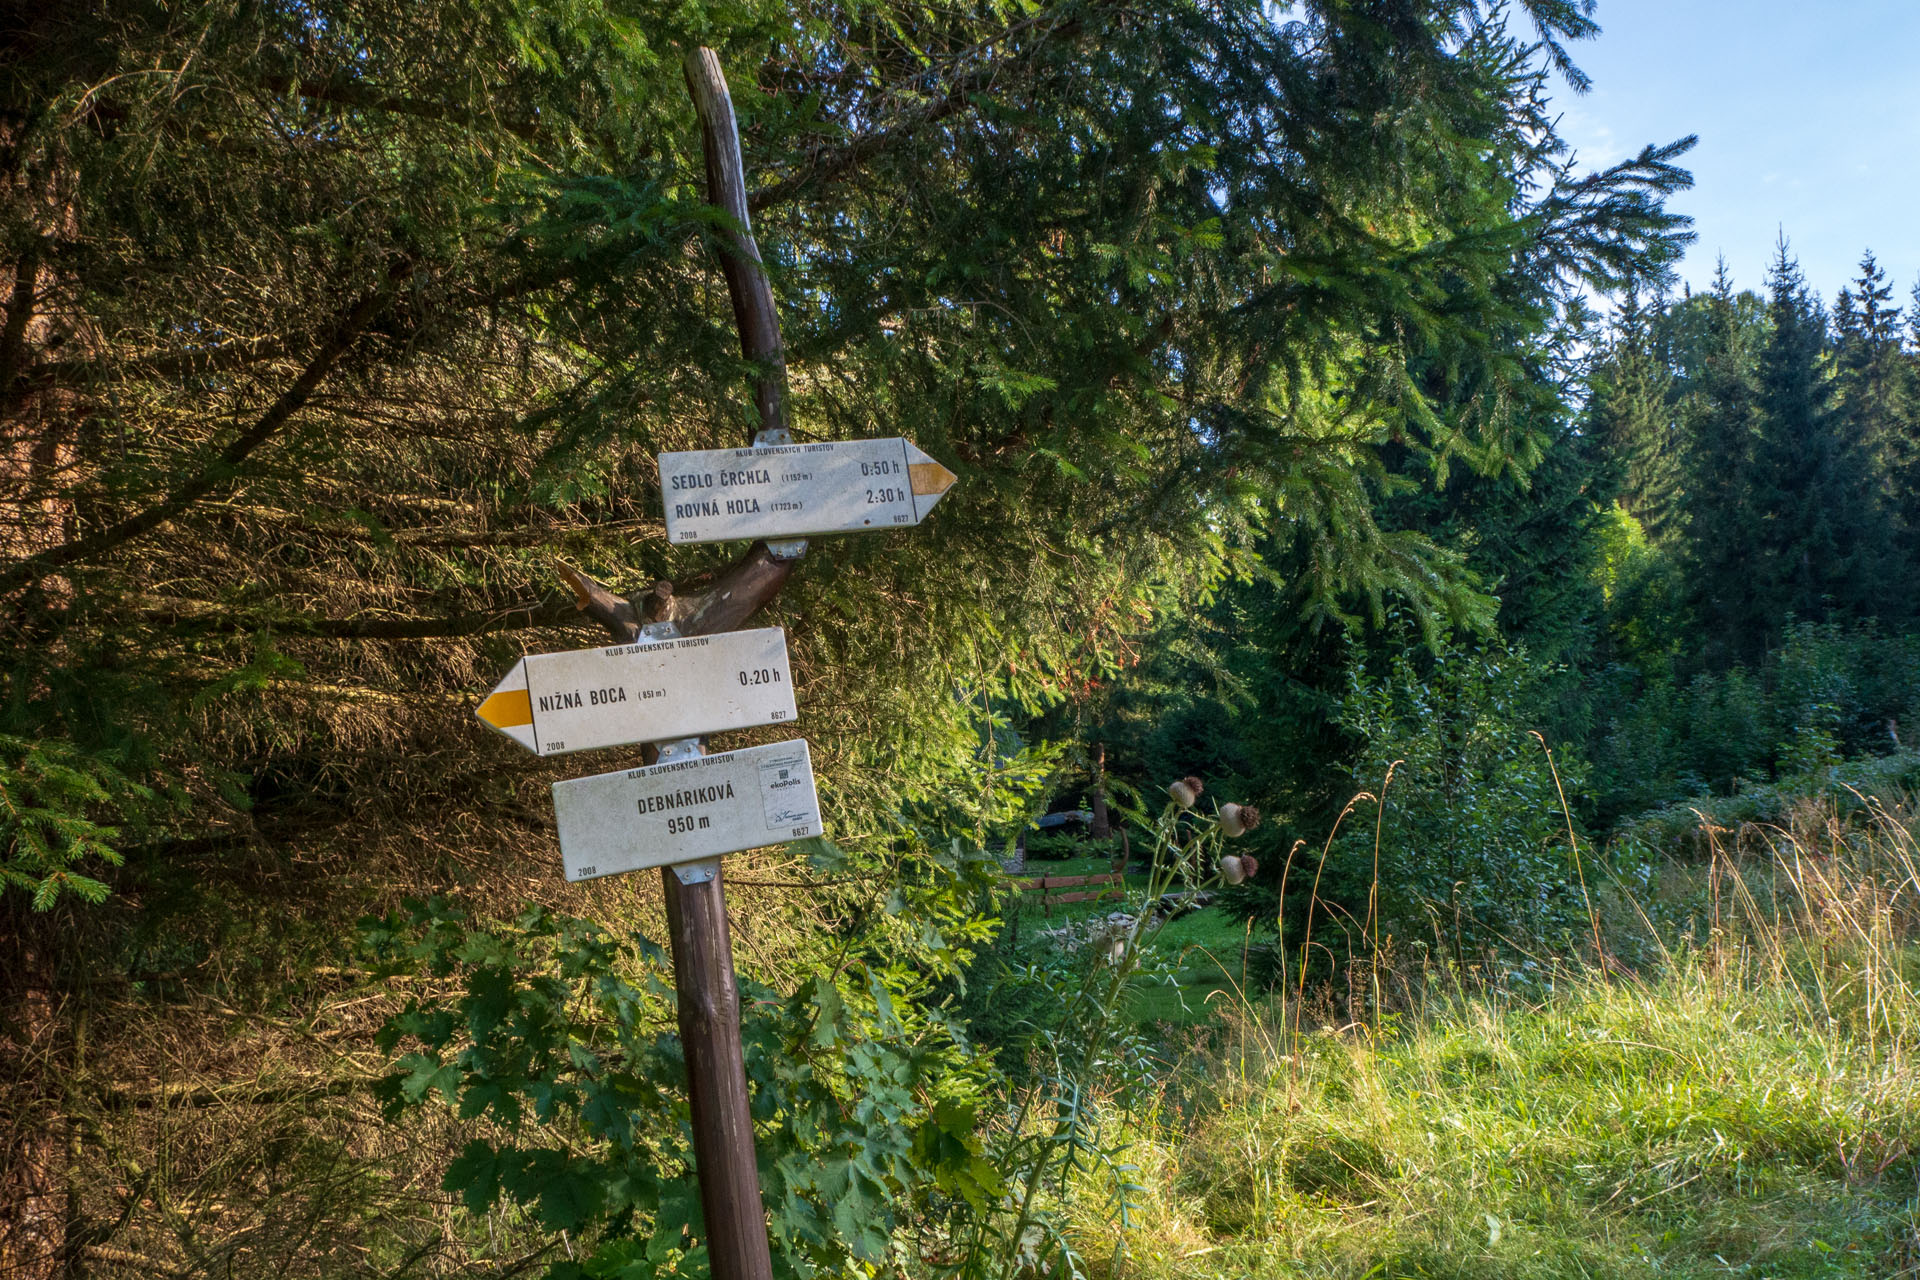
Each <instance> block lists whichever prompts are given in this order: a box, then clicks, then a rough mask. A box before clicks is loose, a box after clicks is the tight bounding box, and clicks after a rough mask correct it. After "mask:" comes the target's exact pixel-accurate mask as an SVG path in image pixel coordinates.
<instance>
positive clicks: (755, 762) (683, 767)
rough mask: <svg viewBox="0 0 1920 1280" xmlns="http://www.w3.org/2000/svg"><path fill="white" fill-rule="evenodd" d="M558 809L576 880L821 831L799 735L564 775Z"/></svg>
mask: <svg viewBox="0 0 1920 1280" xmlns="http://www.w3.org/2000/svg"><path fill="white" fill-rule="evenodd" d="M553 813H554V817H555V819H556V820H557V823H558V826H559V829H560V857H561V860H562V861H563V862H564V863H565V864H566V872H567V879H569V880H587V879H591V878H592V877H594V876H610V875H614V874H616V873H618V872H621V871H639V870H642V869H644V868H646V867H664V866H669V865H671V864H673V863H676V862H693V861H695V860H697V859H700V858H709V857H712V856H714V855H715V854H721V853H737V852H739V851H740V850H742V849H757V848H759V847H760V846H762V845H768V844H780V843H783V842H785V841H788V840H803V839H805V838H806V837H808V836H817V835H819V834H820V801H819V799H818V798H817V797H816V796H815V795H814V790H813V761H812V758H811V757H810V756H809V755H808V754H807V744H806V743H805V742H804V741H800V740H795V741H793V742H775V743H772V744H770V745H768V746H764V747H747V748H745V749H743V750H740V751H723V752H721V753H719V754H718V755H711V756H693V757H690V758H688V759H685V760H676V761H674V762H673V763H671V764H656V765H650V766H648V767H647V768H644V769H627V770H623V771H621V772H619V773H602V774H599V775H596V776H595V777H591V778H574V779H572V780H571V781H567V782H556V783H554V784H553Z"/></svg>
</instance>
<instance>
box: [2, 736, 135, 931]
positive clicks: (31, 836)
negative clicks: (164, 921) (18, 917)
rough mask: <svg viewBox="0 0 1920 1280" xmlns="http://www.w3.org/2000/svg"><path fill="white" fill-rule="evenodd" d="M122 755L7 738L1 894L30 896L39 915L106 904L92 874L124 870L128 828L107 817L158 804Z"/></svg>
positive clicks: (104, 893) (102, 884)
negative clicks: (68, 902)
mask: <svg viewBox="0 0 1920 1280" xmlns="http://www.w3.org/2000/svg"><path fill="white" fill-rule="evenodd" d="M123 765H124V760H123V759H122V758H121V757H120V756H118V755H117V754H95V753H90V752H87V751H83V750H81V749H80V748H78V747H76V746H74V745H73V744H71V743H68V742H62V741H59V740H57V739H51V740H50V739H37V738H22V737H15V736H13V735H11V734H0V890H4V889H18V890H22V891H24V892H26V893H27V894H29V895H30V896H31V898H32V901H33V907H34V910H36V911H45V910H47V909H48V908H50V907H52V906H53V904H54V903H56V902H58V901H60V900H61V898H63V897H65V896H67V895H72V896H74V897H77V898H79V899H81V900H82V901H84V902H94V903H97V902H102V901H105V899H106V897H107V885H106V883H105V882H104V881H102V880H100V879H98V878H97V877H96V876H95V875H90V874H88V871H89V870H91V869H94V868H97V867H100V866H108V867H117V866H119V865H120V863H121V856H120V851H119V849H118V848H117V847H116V845H117V844H118V842H119V840H120V828H119V827H118V826H116V825H114V824H112V823H111V822H108V821H105V820H103V819H102V817H101V816H100V815H102V814H103V813H113V812H115V811H116V810H117V809H118V808H119V807H120V806H122V805H126V804H139V803H143V802H145V801H148V800H151V799H153V792H152V791H151V790H150V789H149V788H147V787H145V786H143V785H141V784H140V783H137V782H135V781H134V780H133V779H132V778H130V777H129V776H128V775H127V773H126V772H124V770H123Z"/></svg>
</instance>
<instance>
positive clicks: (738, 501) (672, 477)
mask: <svg viewBox="0 0 1920 1280" xmlns="http://www.w3.org/2000/svg"><path fill="white" fill-rule="evenodd" d="M954 479H955V477H954V474H953V472H951V471H949V470H947V469H946V468H945V467H943V466H941V465H940V464H939V463H938V462H935V461H934V460H933V459H932V458H931V457H929V456H927V455H926V454H925V453H922V452H921V451H920V450H919V448H917V447H916V446H915V445H914V444H913V443H912V442H911V441H908V440H902V439H899V438H897V437H895V438H891V439H885V440H839V441H829V442H827V443H822V444H783V445H768V446H764V447H760V448H753V449H707V450H703V451H701V452H698V453H663V454H661V455H660V494H661V496H662V498H663V499H664V500H665V502H666V506H667V540H668V541H670V542H675V543H679V542H726V541H729V540H732V539H736V538H806V537H812V536H814V535H815V534H827V533H859V532H863V531H865V530H869V529H898V528H904V527H906V526H908V525H916V524H919V523H920V522H921V521H922V520H924V519H925V518H926V515H927V513H928V512H929V511H931V510H933V504H934V503H936V502H938V501H940V496H941V495H942V494H944V493H945V492H946V491H947V490H948V489H950V488H952V487H953V482H954Z"/></svg>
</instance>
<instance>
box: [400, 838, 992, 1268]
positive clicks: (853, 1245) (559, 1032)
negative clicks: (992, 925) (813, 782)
mask: <svg viewBox="0 0 1920 1280" xmlns="http://www.w3.org/2000/svg"><path fill="white" fill-rule="evenodd" d="M820 846H821V847H820V848H819V849H818V850H817V851H816V852H817V855H818V859H817V860H819V861H821V862H822V863H823V865H825V864H830V863H832V862H833V861H834V859H835V857H836V856H837V854H838V851H837V850H835V849H833V847H832V846H830V845H827V844H826V843H825V842H820ZM922 854H923V857H922V859H921V863H922V865H923V867H924V868H925V869H924V871H923V873H922V876H921V880H922V882H923V883H922V885H921V886H920V887H919V888H918V889H917V890H915V889H909V890H907V891H903V892H900V893H897V894H895V895H893V896H892V897H891V898H890V900H889V906H890V909H891V910H892V911H895V912H899V913H908V912H911V913H912V916H913V918H914V919H915V920H916V921H917V922H918V923H919V925H920V928H921V932H922V934H923V935H925V934H928V933H933V932H936V931H938V930H940V929H942V928H945V929H947V930H948V931H949V933H950V935H951V936H950V938H949V940H948V941H947V942H944V943H942V945H941V946H939V947H931V948H929V949H928V950H929V952H930V953H931V954H938V953H940V952H941V951H946V952H949V953H951V955H952V959H951V960H950V961H937V962H935V964H934V965H933V966H932V967H933V968H936V969H937V968H939V967H940V965H941V964H944V963H959V962H960V961H961V959H962V958H963V957H964V956H965V955H967V954H969V953H967V952H965V951H963V950H961V949H960V948H957V947H955V946H953V945H951V944H952V943H955V942H958V943H968V942H970V941H972V940H974V939H973V937H972V935H971V934H970V932H969V931H970V929H971V927H972V926H971V925H970V924H969V920H970V917H967V916H966V915H965V914H964V913H960V914H956V913H955V910H954V909H951V908H949V909H941V908H939V907H938V906H937V905H936V904H933V903H931V902H930V901H927V899H929V898H931V897H940V898H941V899H942V900H943V901H945V902H947V903H949V904H951V903H953V902H956V901H959V900H960V899H962V898H963V897H964V896H965V893H964V892H963V891H961V890H970V889H971V888H973V887H975V886H976V884H977V882H978V881H979V880H980V878H981V877H984V876H986V875H988V874H990V872H989V871H988V868H990V867H991V866H992V863H991V860H990V859H987V858H986V857H985V856H984V855H981V854H978V853H977V852H974V853H970V852H968V851H967V850H966V848H965V847H964V846H962V845H961V844H960V843H959V842H957V841H956V842H952V843H951V844H950V845H949V846H948V847H947V848H946V849H944V850H940V849H927V850H922ZM916 898H918V899H921V900H919V901H916V900H915V899H916ZM363 943H364V946H365V949H366V951H367V953H368V955H369V957H370V958H371V960H372V962H373V964H374V966H375V974H376V977H381V978H384V977H391V976H393V975H395V974H398V973H418V972H421V971H424V972H425V973H426V974H427V975H429V976H432V977H435V978H441V979H455V980H457V981H458V988H457V990H455V991H452V992H449V993H448V994H446V995H444V996H438V997H429V998H422V999H416V1000H413V1001H411V1002H409V1004H408V1005H407V1007H406V1008H405V1009H404V1010H402V1011H401V1012H400V1013H398V1014H397V1015H395V1016H394V1017H393V1018H392V1019H390V1020H389V1021H388V1023H387V1024H386V1026H385V1028H384V1029H383V1030H382V1032H381V1034H380V1039H379V1043H380V1046H381V1047H382V1048H383V1049H384V1050H385V1051H387V1052H388V1053H390V1054H392V1053H396V1052H397V1053H398V1054H399V1056H398V1058H397V1061H396V1063H395V1068H394V1070H393V1071H392V1072H391V1073H390V1074H389V1075H388V1076H386V1077H385V1078H384V1079H383V1080H382V1081H381V1082H380V1083H379V1084H378V1086H377V1089H376V1092H377V1093H378V1096H379V1097H380V1099H381V1101H382V1103H383V1105H384V1106H385V1108H386V1111H387V1114H388V1116H389V1118H392V1119H398V1118H399V1117H401V1116H402V1115H404V1114H406V1113H408V1112H410V1111H415V1110H418V1109H421V1108H426V1107H435V1108H446V1109H449V1110H451V1111H452V1112H453V1113H454V1114H455V1115H456V1116H457V1117H458V1118H459V1119H461V1120H462V1121H468V1122H473V1123H475V1124H476V1126H477V1128H478V1131H477V1132H476V1134H475V1136H473V1137H472V1138H471V1139H470V1140H469V1141H468V1142H467V1144H466V1147H465V1149H464V1150H463V1151H462V1153H461V1154H460V1157H459V1158H458V1159H457V1160H455V1161H454V1162H453V1163H452V1164H451V1165H450V1166H449V1168H448V1170H447V1173H446V1178H445V1182H444V1186H445V1188H446V1189H447V1190H449V1191H453V1192H457V1193H458V1194H459V1195H460V1197H461V1201H462V1203H463V1204H464V1205H465V1206H466V1208H467V1209H468V1211H469V1212H472V1213H476V1214H478V1213H484V1212H486V1211H488V1210H490V1209H493V1208H495V1207H496V1206H501V1205H505V1204H513V1205H519V1206H521V1207H523V1208H524V1209H526V1210H527V1211H528V1212H529V1213H531V1214H532V1215H533V1216H535V1217H536V1218H537V1220H538V1222H539V1223H540V1224H541V1225H542V1226H543V1227H545V1228H546V1229H548V1230H550V1231H555V1232H561V1231H564V1232H567V1233H569V1235H570V1237H577V1238H578V1239H579V1240H580V1241H582V1242H583V1243H585V1245H586V1246H587V1251H586V1253H585V1255H584V1256H583V1257H582V1258H580V1259H577V1260H565V1261H556V1262H554V1263H553V1264H552V1265H551V1267H550V1269H549V1273H548V1274H549V1275H551V1276H553V1277H555V1278H556V1280H567V1278H570V1277H583V1276H590V1277H608V1276H619V1277H621V1278H622V1280H642V1278H644V1277H654V1276H660V1277H665V1276H680V1275H686V1276H691V1275H700V1274H703V1273H704V1266H705V1262H704V1251H703V1249H702V1247H701V1245H700V1244H699V1241H700V1240H701V1239H702V1238H703V1236H704V1228H703V1226H702V1223H701V1217H700V1206H699V1200H698V1195H697V1191H696V1189H695V1188H696V1183H695V1180H694V1178H693V1176H692V1171H691V1147H690V1136H689V1131H688V1120H687V1109H686V1103H685V1101H684V1097H685V1091H686V1084H685V1081H686V1075H685V1072H686V1068H685V1063H684V1060H683V1058H682V1057H681V1051H680V1047H679V1041H678V1039H677V1036H676V1035H675V1029H674V992H673V989H672V975H671V964H670V962H669V960H668V957H667V956H666V954H665V953H664V952H663V951H662V950H661V948H660V947H658V946H657V945H655V944H654V943H652V942H651V941H649V940H647V939H646V938H644V937H642V936H640V935H638V934H630V935H627V936H624V937H622V936H616V935H614V934H612V933H610V932H608V931H607V930H604V929H602V928H601V927H599V926H598V925H596V924H593V923H591V922H588V921H585V920H580V919H575V918H570V917H565V916H561V915H557V914H555V913H553V912H551V911H548V910H546V909H544V908H540V907H532V908H529V909H528V910H527V911H525V912H524V913H522V914H521V915H520V916H519V917H518V918H517V919H515V920H514V921H512V922H510V923H501V924H494V925H482V924H479V923H476V922H474V921H471V920H469V919H468V918H467V916H466V915H465V913H463V912H462V911H461V910H459V909H458V908H457V907H455V906H454V905H452V904H451V903H449V902H447V901H445V900H442V899H435V900H432V901H428V902H423V903H416V904H414V905H412V906H411V907H410V908H409V910H408V913H407V914H406V915H405V916H398V915H395V916H389V917H387V918H384V919H380V920H373V921H368V922H367V923H366V925H365V927H364V929H363ZM920 959H921V960H924V956H923V957H920ZM927 969H928V966H926V965H925V964H924V963H909V962H901V963H888V962H886V961H884V960H883V959H882V958H881V957H880V955H879V954H878V949H876V950H874V951H863V950H851V951H849V952H848V953H846V954H843V955H842V957H841V958H840V962H839V963H838V964H836V965H832V966H828V967H826V968H824V969H823V970H822V971H820V972H817V973H816V974H815V975H814V976H813V977H811V978H809V979H807V980H806V981H805V982H803V983H802V984H801V985H800V986H799V988H798V989H797V990H795V991H794V992H792V993H791V994H784V995H783V994H782V993H780V992H776V991H774V990H772V989H770V988H767V987H765V986H763V985H760V984H757V983H754V982H751V981H742V982H741V983H740V988H741V1002H742V1023H743V1027H742V1039H743V1044H744V1047H745V1056H746V1068H747V1075H748V1080H749V1085H750V1090H749V1091H750V1093H751V1095H752V1098H753V1114H754V1123H755V1131H756V1145H757V1148H758V1153H759V1159H760V1181H761V1189H762V1194H763V1196H764V1198H765V1200H766V1204H767V1207H768V1211H769V1215H770V1224H771V1229H772V1240H773V1246H774V1256H775V1261H776V1267H777V1272H778V1274H779V1275H781V1276H783V1277H787V1276H792V1277H806V1276H814V1275H829V1274H831V1275H838V1274H842V1273H844V1272H845V1271H846V1269H847V1268H848V1267H850V1266H854V1265H856V1264H874V1263H878V1262H879V1261H881V1260H882V1259H884V1258H885V1257H886V1256H887V1254H888V1252H889V1249H890V1248H891V1245H892V1241H893V1239H894V1235H895V1232H896V1230H897V1229H898V1228H899V1227H900V1225H901V1223H902V1222H903V1220H905V1219H907V1218H908V1217H911V1216H913V1215H915V1214H917V1213H919V1212H920V1211H921V1210H922V1209H923V1208H924V1207H925V1205H926V1204H927V1202H928V1201H930V1200H939V1201H942V1202H950V1203H953V1204H957V1205H959V1206H961V1208H962V1211H965V1212H978V1211H984V1210H985V1209H986V1207H987V1206H988V1204H989V1203H990V1202H991V1201H992V1200H993V1199H994V1198H995V1197H997V1196H999V1195H1000V1194H1001V1193H1002V1191H1003V1186H1002V1182H1001V1179H1000V1176H999V1174H998V1173H997V1172H996V1170H995V1168H994V1166H993V1165H992V1164H991V1163H990V1162H988V1161H987V1160H986V1159H985V1158H984V1157H983V1155H982V1150H981V1145H980V1140H979V1139H978V1137H977V1136H976V1133H975V1130H976V1119H975V1117H976V1115H977V1113H978V1111H979V1109H980V1107H981V1105H982V1102H983V1099H984V1097H985V1094H984V1092H983V1087H984V1082H985V1080H986V1079H987V1078H988V1073H987V1070H986V1068H985V1066H984V1064H983V1063H982V1062H981V1061H979V1060H978V1059H977V1058H976V1056H975V1055H974V1054H973V1053H972V1052H971V1051H970V1050H969V1049H968V1048H967V1046H966V1044H965V1042H964V1040H963V1038H962V1037H961V1036H960V1035H959V1034H958V1032H957V1030H956V1028H954V1027H953V1025H952V1024H951V1022H950V1021H949V1020H948V1018H947V1017H946V1016H945V1014H944V1013H943V1012H942V1011H941V1010H940V1009H939V1008H937V1007H934V1006H933V1005H932V1004H931V1002H930V1001H928V1000H927V999H926V996H927V994H928V992H929V991H930V990H931V987H930V985H929V981H928V978H927Z"/></svg>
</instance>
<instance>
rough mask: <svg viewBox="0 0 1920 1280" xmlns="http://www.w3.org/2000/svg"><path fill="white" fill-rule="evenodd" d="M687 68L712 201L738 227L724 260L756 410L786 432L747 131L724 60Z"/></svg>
mask: <svg viewBox="0 0 1920 1280" xmlns="http://www.w3.org/2000/svg"><path fill="white" fill-rule="evenodd" d="M684 69H685V71H686V77H687V90H688V92H690V93H691V94H692V95H693V107H694V110H695V111H696V112H698V113H699V115H700V138H701V144H702V149H703V150H704V151H705V152H706V157H707V199H708V200H709V201H711V202H712V203H713V204H714V205H716V206H718V207H719V208H720V209H721V210H722V211H723V212H725V213H726V215H727V217H729V218H730V219H732V220H733V222H734V223H735V224H736V225H735V226H733V227H729V228H728V229H727V230H726V232H725V239H726V243H727V248H726V249H725V250H724V251H723V252H722V253H721V255H720V266H721V270H723V271H724V272H725V273H726V277H727V294H728V296H729V297H731V298H732V299H733V319H734V323H735V324H736V325H738V326H739V329H740V351H741V353H742V354H744V355H745V356H746V357H747V359H749V360H751V361H753V362H754V363H755V364H757V365H759V366H760V377H759V380H758V382H757V384H756V385H755V387H754V396H753V402H754V407H755V408H756V409H758V410H759V411H760V429H761V430H762V431H785V430H786V429H787V405H786V394H787V361H786V355H785V352H784V348H783V347H782V346H781V343H780V317H779V313H778V312H776V311H775V310H774V306H773V287H772V286H771V285H770V284H768V283H767V271H766V267H765V265H764V264H763V263H762V262H761V260H760V246H759V245H758V244H756V243H754V239H753V223H752V220H751V218H750V217H749V215H748V212H747V174H746V166H745V164H744V163H743V162H742V161H741V159H740V126H739V122H738V121H736V120H735V119H734V115H733V97H732V95H731V94H729V93H728V92H727V77H726V75H725V74H724V73H722V71H721V70H720V55H719V54H717V53H715V52H714V51H713V50H711V49H706V48H699V49H690V50H688V51H687V56H686V60H685V63H684Z"/></svg>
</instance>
